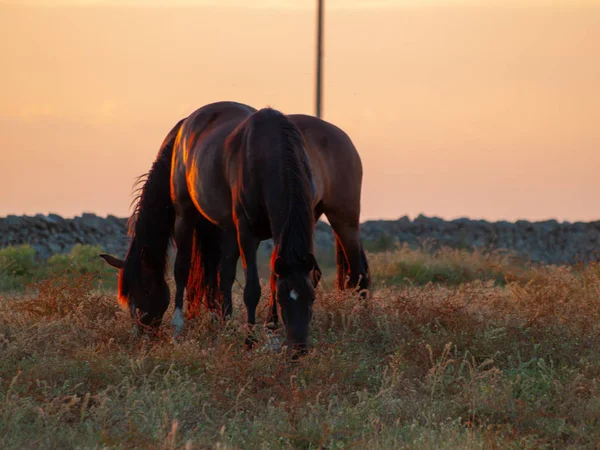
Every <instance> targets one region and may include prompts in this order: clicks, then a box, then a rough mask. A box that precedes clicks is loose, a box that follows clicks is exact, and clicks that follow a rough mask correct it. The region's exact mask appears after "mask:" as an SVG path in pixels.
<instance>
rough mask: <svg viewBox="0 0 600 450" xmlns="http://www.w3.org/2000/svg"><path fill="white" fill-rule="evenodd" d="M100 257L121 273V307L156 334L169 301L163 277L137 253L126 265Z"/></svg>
mask: <svg viewBox="0 0 600 450" xmlns="http://www.w3.org/2000/svg"><path fill="white" fill-rule="evenodd" d="M100 257H101V258H102V259H104V260H105V261H106V262H107V263H108V264H109V265H110V266H112V267H115V268H117V269H119V287H118V300H119V304H121V306H122V307H123V308H125V309H127V310H128V311H129V312H130V314H131V316H132V317H133V318H134V319H135V320H136V322H137V321H138V320H139V323H140V324H141V325H142V327H143V328H144V329H146V330H152V331H153V332H156V331H157V330H158V328H159V326H160V323H161V320H162V317H163V315H164V313H165V311H166V310H167V308H168V307H169V301H170V292H169V286H168V285H167V282H166V280H165V277H164V274H163V273H162V272H161V273H157V271H155V270H152V269H151V267H150V265H148V264H147V263H146V262H145V261H144V259H143V257H141V255H136V254H135V253H134V254H133V256H132V254H128V255H127V257H126V258H125V260H124V261H123V260H121V259H119V258H115V257H114V256H111V255H107V254H102V255H100ZM136 327H137V323H136Z"/></svg>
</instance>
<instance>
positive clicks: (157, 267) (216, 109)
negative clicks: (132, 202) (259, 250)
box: [103, 102, 369, 344]
mask: <svg viewBox="0 0 600 450" xmlns="http://www.w3.org/2000/svg"><path fill="white" fill-rule="evenodd" d="M255 112H256V110H255V109H254V108H251V107H250V106H247V105H243V104H240V103H235V102H219V103H213V104H210V105H206V106H204V107H202V108H200V109H198V110H197V111H195V112H194V113H193V114H192V115H190V116H189V117H188V118H186V119H183V120H182V121H180V122H179V123H178V124H177V125H176V126H175V127H174V128H173V130H171V132H170V133H169V135H168V136H167V138H166V139H165V141H164V142H163V145H162V146H161V149H160V151H159V153H158V156H157V159H156V161H155V162H154V165H153V167H152V169H151V170H150V172H149V174H148V176H147V180H146V183H145V185H144V187H143V189H142V192H141V195H140V197H139V201H138V204H137V206H136V210H135V213H134V215H133V216H132V220H131V224H130V234H131V237H132V240H131V243H130V247H129V250H128V253H127V256H126V258H125V261H121V260H119V259H117V258H114V257H111V256H109V255H103V257H104V259H105V260H106V261H107V262H108V263H109V264H111V265H113V266H115V267H118V268H120V269H122V270H121V271H120V275H119V299H120V301H121V302H122V303H123V304H124V305H126V306H128V307H129V308H130V310H131V311H132V313H133V312H134V311H135V310H136V309H137V310H139V311H140V312H141V315H142V318H141V322H142V323H143V324H145V325H154V326H158V325H159V324H160V321H161V318H162V315H163V314H164V312H165V311H166V309H167V307H168V303H169V291H168V287H167V285H166V282H165V279H164V272H165V267H166V250H167V247H168V244H169V240H170V238H171V236H173V235H174V236H175V241H176V244H177V249H178V251H177V257H176V262H175V281H176V284H177V292H176V296H175V304H176V310H175V314H174V319H173V321H174V325H175V328H176V330H177V331H180V330H181V328H182V326H183V313H182V307H183V294H184V289H185V287H186V285H187V286H188V299H192V300H194V299H197V298H198V295H206V293H207V289H213V290H214V291H215V293H216V294H218V296H219V297H221V299H222V308H223V313H224V315H229V314H230V313H231V287H232V285H233V281H234V277H235V265H236V262H237V259H238V257H239V251H240V248H241V251H242V258H243V262H244V264H245V268H246V273H247V279H246V287H245V293H244V299H245V302H246V305H247V306H248V322H249V323H250V324H253V323H254V322H255V310H256V303H257V302H258V297H259V296H260V286H259V284H258V278H257V274H256V273H255V272H256V270H255V265H256V264H255V254H256V248H254V250H253V249H252V248H251V247H252V245H249V244H248V242H252V243H253V244H254V246H255V247H256V246H258V243H259V242H260V240H264V239H268V238H270V237H271V236H273V237H274V238H275V243H276V248H275V252H274V255H275V258H274V260H273V277H272V284H273V287H274V288H276V289H275V290H276V291H277V295H276V298H277V302H278V303H279V304H280V306H281V307H282V315H283V318H284V322H289V321H290V320H292V321H294V320H295V319H293V317H296V316H302V314H297V315H294V314H293V312H290V311H293V309H290V308H289V304H292V305H299V304H301V303H295V302H294V303H290V301H289V300H290V298H293V297H297V298H300V297H307V298H310V296H311V295H312V294H311V293H310V291H311V290H310V289H309V288H308V287H307V286H305V285H304V284H303V283H299V282H298V281H297V279H298V277H297V275H292V274H291V273H292V272H293V270H292V269H290V267H295V268H299V269H302V270H301V271H300V272H299V273H303V272H302V271H305V270H306V269H312V268H313V267H314V268H315V269H316V270H317V272H318V266H316V264H315V263H314V258H313V257H312V256H307V255H305V254H301V253H298V254H296V256H295V258H296V262H295V263H293V264H291V266H290V264H289V262H286V261H288V259H286V258H287V257H285V256H283V255H284V254H285V253H286V252H287V251H286V250H283V248H284V246H285V245H289V244H288V242H287V239H286V238H282V237H281V236H279V237H277V236H276V235H275V232H271V228H272V227H273V226H274V225H273V224H274V223H275V222H273V224H272V223H271V220H274V221H277V220H279V221H280V222H281V221H282V220H283V219H281V217H280V216H279V214H275V215H273V216H272V217H269V213H268V212H266V211H268V210H267V209H266V203H265V201H264V200H263V202H262V203H263V205H262V206H260V208H258V210H259V212H256V211H252V210H247V207H246V206H244V202H243V201H242V202H240V206H239V208H238V207H236V206H235V199H239V198H243V196H242V197H240V195H242V194H241V193H240V192H239V189H238V187H236V186H235V185H232V184H231V183H230V182H229V181H230V180H231V176H232V175H231V173H230V172H229V170H230V168H231V167H234V165H232V164H231V163H228V162H226V160H225V157H226V156H225V155H230V154H231V152H232V151H233V150H232V149H234V148H235V145H234V144H236V143H237V142H238V141H239V140H242V141H243V140H244V139H242V137H245V139H248V136H247V135H248V133H247V132H241V131H240V128H238V127H240V126H241V125H240V124H242V123H245V122H244V121H245V120H246V119H248V118H249V117H250V116H252V115H253V114H254V113H255ZM263 116H268V117H269V118H270V120H275V119H276V120H277V121H278V122H277V123H279V128H281V129H284V130H288V131H286V132H285V133H283V132H282V133H283V134H282V136H287V137H288V139H290V140H291V141H293V142H296V141H297V137H294V136H295V132H294V131H289V130H299V131H300V133H301V135H302V137H303V138H304V139H303V140H302V138H301V142H302V143H303V144H305V150H306V151H307V152H308V157H309V160H310V161H309V167H311V168H312V170H310V171H309V172H311V173H312V178H313V181H312V183H311V185H312V186H311V187H312V194H313V195H312V199H311V200H312V202H311V211H312V213H311V214H312V217H313V221H312V222H311V223H312V225H314V218H318V217H320V215H321V214H323V213H324V214H326V216H327V217H328V219H329V221H330V223H331V224H332V227H333V229H334V232H335V234H336V251H337V255H338V283H339V285H340V288H344V287H345V283H344V280H345V278H346V275H348V276H349V282H350V283H351V284H352V286H357V285H358V286H359V287H360V288H361V289H364V288H367V287H368V285H369V277H368V266H367V262H366V258H365V256H364V252H363V250H362V246H361V243H360V240H359V222H358V220H359V214H360V190H361V183H362V166H361V162H360V158H359V156H358V153H357V152H356V149H355V148H354V146H353V145H352V143H351V141H350V139H349V138H348V137H347V135H346V134H345V133H343V132H342V131H341V130H340V129H339V128H337V127H335V126H333V125H331V124H328V123H327V122H324V121H321V120H319V119H316V118H314V117H311V116H304V115H293V116H288V118H289V121H287V120H285V121H284V120H283V116H282V115H281V114H277V113H273V112H272V111H271V110H263V111H261V114H260V115H259V116H258V118H259V119H261V118H262V119H264V117H263ZM253 117H254V116H253ZM254 122H255V121H254V120H252V121H250V122H248V123H250V124H253V125H254V126H256V127H257V128H258V129H260V135H261V136H262V134H263V133H264V132H265V130H268V128H266V127H264V125H262V122H264V121H263V120H258V119H256V122H257V123H254ZM290 123H291V125H292V126H290ZM284 125H285V126H284ZM286 133H287V134H286ZM254 134H256V132H255V133H254ZM249 135H250V136H251V137H253V133H249ZM259 138H260V137H256V136H254V137H253V139H257V140H259ZM260 139H267V138H266V137H264V138H260ZM277 139H279V141H281V139H283V138H281V137H279V138H277ZM277 139H276V138H274V137H273V140H272V141H271V140H268V139H267V140H265V141H260V142H259V144H260V145H261V146H265V145H266V143H267V142H278V143H279V144H278V145H279V146H281V145H283V144H282V143H281V142H283V141H281V142H279V141H278V140H277ZM259 144H257V145H259ZM236 145H237V144H236ZM273 145H276V144H273ZM286 145H288V144H286ZM290 145H291V144H290ZM298 146H299V144H298V143H297V142H296V143H295V144H294V145H293V147H294V148H297V147H298ZM280 152H281V150H280ZM248 164H251V163H248ZM265 164H266V166H265V167H267V168H268V167H271V166H270V165H269V164H270V162H269V161H267V162H266V163H265ZM273 164H274V163H273ZM241 167H244V168H245V169H244V170H246V172H247V173H251V174H256V176H257V177H258V176H259V174H262V175H263V176H264V177H265V178H264V180H263V182H261V183H263V184H264V185H265V186H270V185H268V181H267V180H268V179H269V178H268V177H266V175H265V172H261V170H263V169H262V166H261V165H258V164H255V165H253V166H252V165H250V167H251V169H250V168H248V165H246V166H243V165H241ZM286 173H287V172H286ZM248 178H249V179H250V180H252V178H253V177H252V176H250V177H249V176H248V175H246V179H248ZM283 178H284V180H286V182H288V181H289V180H291V179H293V177H290V176H289V175H285V176H284V177H283ZM279 183H281V181H279ZM255 190H256V189H255ZM258 191H260V189H258ZM275 192H278V195H280V196H282V195H284V193H285V192H287V191H285V190H284V189H283V187H282V186H279V191H277V190H276V191H275ZM292 197H293V196H292ZM296 203H297V202H296V201H293V202H292V203H291V204H294V205H295V204H296ZM232 206H233V207H232ZM236 208H237V209H236ZM240 208H241V209H240ZM241 212H243V214H241ZM253 214H256V215H257V217H254V218H253V219H252V220H254V221H258V222H259V223H247V222H252V220H250V219H249V218H250V217H252V215H253ZM240 217H242V228H241V229H242V230H243V229H246V231H242V232H241V234H242V237H245V235H249V236H251V238H248V239H244V245H242V241H241V240H239V236H238V234H239V230H240V222H239V218H240ZM235 218H237V223H236V221H235V220H234V219H235ZM293 222H294V221H293V220H292V221H289V223H293ZM232 224H233V227H232ZM233 228H235V229H236V232H235V233H234V232H233V231H232V230H233ZM311 233H312V231H311ZM311 239H312V234H311ZM238 240H239V242H238ZM310 248H311V251H310V252H309V253H308V255H312V242H311V247H310ZM291 254H292V255H294V254H295V251H292V252H291ZM291 257H292V256H290V258H291ZM292 259H293V258H292ZM300 262H302V264H299V263H300ZM190 264H191V265H192V270H191V271H190ZM188 278H189V281H190V283H188ZM291 279H295V280H296V281H290V280H291ZM295 284H298V287H297V288H296V285H295ZM277 288H278V289H277ZM217 290H218V292H216V291H217ZM208 297H209V298H210V297H213V296H211V295H208ZM286 302H287V306H285V307H284V305H286ZM302 303H304V300H302ZM309 303H310V302H309ZM272 310H274V314H275V316H276V305H275V302H273V308H272ZM303 314H304V313H303ZM304 316H307V314H304ZM305 318H306V317H305ZM305 318H303V319H302V322H303V323H304V320H305ZM287 328H288V336H289V337H290V338H291V339H292V340H293V341H294V342H296V343H299V344H302V341H303V340H305V336H303V335H304V334H305V332H306V330H307V328H306V327H305V326H304V325H293V324H292V325H290V327H287Z"/></svg>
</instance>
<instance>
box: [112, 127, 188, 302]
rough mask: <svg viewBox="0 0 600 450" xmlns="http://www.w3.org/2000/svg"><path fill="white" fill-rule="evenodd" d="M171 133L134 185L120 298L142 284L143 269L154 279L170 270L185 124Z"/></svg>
mask: <svg viewBox="0 0 600 450" xmlns="http://www.w3.org/2000/svg"><path fill="white" fill-rule="evenodd" d="M184 120H185V119H182V120H180V121H179V122H178V123H177V125H175V127H174V128H173V129H172V130H171V131H170V132H169V134H168V135H167V137H166V138H165V140H164V141H163V144H162V145H161V148H160V150H159V152H158V155H157V156H156V159H155V161H154V163H153V164H152V167H151V168H150V170H149V171H148V173H147V174H144V175H141V176H140V177H138V178H137V180H136V182H135V184H134V198H133V200H132V203H131V205H132V206H133V212H132V214H131V217H130V218H129V220H128V235H129V236H130V237H131V242H130V245H129V249H128V251H127V256H126V258H125V264H124V267H123V274H122V281H121V283H120V290H121V292H120V296H122V297H127V296H128V294H129V292H130V291H131V287H132V286H133V285H134V284H135V283H139V282H141V274H142V269H144V268H146V269H149V270H150V271H151V272H152V275H153V276H155V277H162V278H163V279H164V274H165V271H166V269H167V256H168V255H167V250H168V247H169V244H170V242H171V238H172V235H173V225H174V222H175V208H174V206H173V204H172V202H171V189H170V177H171V160H172V156H173V147H174V145H175V141H176V139H177V136H178V134H179V130H180V128H181V125H182V124H183V121H184Z"/></svg>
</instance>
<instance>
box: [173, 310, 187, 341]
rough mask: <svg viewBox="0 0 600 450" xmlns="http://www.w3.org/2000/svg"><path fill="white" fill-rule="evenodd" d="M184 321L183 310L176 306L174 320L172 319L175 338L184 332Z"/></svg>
mask: <svg viewBox="0 0 600 450" xmlns="http://www.w3.org/2000/svg"><path fill="white" fill-rule="evenodd" d="M184 323H185V322H184V319H183V311H181V309H179V308H176V309H175V312H174V313H173V320H172V321H171V324H172V325H173V338H176V337H178V336H180V335H181V333H183V326H184Z"/></svg>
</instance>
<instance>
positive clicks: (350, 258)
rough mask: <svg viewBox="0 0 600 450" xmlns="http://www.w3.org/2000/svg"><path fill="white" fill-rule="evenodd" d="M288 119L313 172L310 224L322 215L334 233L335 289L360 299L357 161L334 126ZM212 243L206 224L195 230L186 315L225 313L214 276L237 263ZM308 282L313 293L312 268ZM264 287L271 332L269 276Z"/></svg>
mask: <svg viewBox="0 0 600 450" xmlns="http://www.w3.org/2000/svg"><path fill="white" fill-rule="evenodd" d="M288 118H289V119H290V121H291V122H292V123H294V124H295V125H296V126H297V127H298V128H299V129H300V131H301V132H302V135H303V136H304V139H305V143H306V149H307V151H308V154H309V159H310V162H311V167H312V169H313V176H314V179H315V184H316V191H317V196H316V197H317V198H316V206H315V221H317V220H319V219H320V217H321V216H322V215H323V214H325V216H326V217H327V219H328V220H329V223H330V224H331V226H332V229H333V231H334V235H335V252H336V266H337V287H338V290H340V291H342V290H345V289H348V288H351V289H358V291H359V293H360V295H361V297H363V298H364V297H365V296H366V291H367V290H368V289H369V288H370V281H371V279H370V273H369V265H368V261H367V258H366V255H365V252H364V249H363V247H362V242H361V240H360V224H359V216H360V195H361V187H362V163H361V160H360V156H359V154H358V152H357V150H356V148H355V146H354V144H353V143H352V141H351V139H350V138H349V137H348V135H347V134H346V133H345V132H344V131H342V130H341V129H340V128H338V127H336V126H335V125H333V124H331V123H328V122H326V121H324V120H321V119H319V118H316V117H314V116H309V115H305V114H290V115H288ZM218 242H219V230H218V228H217V227H211V225H210V224H207V223H201V224H199V225H198V229H197V230H196V233H195V235H194V242H193V244H192V255H191V256H192V263H191V270H190V273H189V279H188V282H187V286H186V287H187V289H186V291H187V293H186V301H187V304H188V307H189V308H190V315H193V314H194V312H193V311H191V310H196V312H197V308H198V307H199V305H200V304H202V303H204V306H205V307H206V309H208V310H213V311H214V310H218V307H219V304H220V305H221V307H222V313H223V314H225V315H226V314H228V312H229V310H228V308H229V306H228V305H229V304H230V303H229V301H230V300H229V299H230V298H231V291H227V290H225V291H223V290H222V289H220V288H219V282H218V280H219V273H220V271H221V270H223V271H225V272H226V273H230V271H233V273H234V274H235V271H236V268H237V261H238V258H236V257H235V256H229V257H227V258H223V257H222V255H221V251H220V246H219V245H218V244H217V243H218ZM234 276H235V275H234ZM312 277H313V286H314V287H315V288H316V287H317V285H318V283H319V281H320V279H321V270H320V268H319V266H318V264H317V265H316V266H315V270H314V272H313V274H312ZM270 285H271V298H270V308H269V313H268V317H267V320H266V324H267V326H268V327H269V328H271V329H277V328H279V317H278V314H277V301H276V298H277V283H276V276H275V272H273V271H271V280H270ZM221 288H222V287H221Z"/></svg>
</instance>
